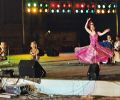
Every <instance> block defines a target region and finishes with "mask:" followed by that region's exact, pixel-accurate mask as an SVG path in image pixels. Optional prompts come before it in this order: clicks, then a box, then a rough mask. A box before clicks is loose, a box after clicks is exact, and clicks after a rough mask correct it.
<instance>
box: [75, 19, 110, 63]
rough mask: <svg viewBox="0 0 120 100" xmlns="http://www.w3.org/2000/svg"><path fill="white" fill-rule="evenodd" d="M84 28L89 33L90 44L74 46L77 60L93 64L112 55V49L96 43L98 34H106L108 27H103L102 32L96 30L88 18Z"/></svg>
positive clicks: (103, 60)
mask: <svg viewBox="0 0 120 100" xmlns="http://www.w3.org/2000/svg"><path fill="white" fill-rule="evenodd" d="M85 30H86V31H87V32H88V33H89V34H90V45H88V46H84V47H76V48H75V55H76V57H77V58H78V59H79V61H80V62H84V63H90V64H93V63H98V62H105V61H107V60H108V58H110V57H112V51H111V50H110V49H109V48H105V47H102V46H101V45H99V43H98V36H102V35H104V34H106V33H107V32H109V31H110V29H105V30H104V31H103V32H96V31H95V26H94V23H93V22H92V21H91V19H90V18H89V19H88V20H87V22H86V24H85Z"/></svg>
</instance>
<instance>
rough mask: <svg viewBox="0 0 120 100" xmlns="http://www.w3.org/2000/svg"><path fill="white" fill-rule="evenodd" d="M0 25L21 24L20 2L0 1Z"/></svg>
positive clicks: (15, 0) (18, 0)
mask: <svg viewBox="0 0 120 100" xmlns="http://www.w3.org/2000/svg"><path fill="white" fill-rule="evenodd" d="M0 16H1V17H0V23H1V24H19V23H21V0H0Z"/></svg>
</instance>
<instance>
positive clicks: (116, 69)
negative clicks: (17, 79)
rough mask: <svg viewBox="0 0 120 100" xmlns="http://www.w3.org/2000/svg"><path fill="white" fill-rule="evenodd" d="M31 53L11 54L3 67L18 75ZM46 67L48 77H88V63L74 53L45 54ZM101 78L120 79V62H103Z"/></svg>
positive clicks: (1, 63)
mask: <svg viewBox="0 0 120 100" xmlns="http://www.w3.org/2000/svg"><path fill="white" fill-rule="evenodd" d="M30 59H31V56H30V55H29V54H20V55H11V56H9V57H8V60H7V61H4V62H0V66H1V69H4V68H5V69H14V70H15V74H17V75H18V64H19V61H20V60H30ZM39 62H40V64H41V65H42V67H43V68H44V69H45V71H46V73H47V76H46V77H45V78H47V79H83V80H86V79H87V70H88V66H89V65H87V64H82V63H79V61H78V60H77V58H76V57H75V55H74V53H61V54H60V55H59V56H56V57H48V56H47V55H44V56H42V57H41V58H40V60H39ZM100 79H101V80H118V81H119V80H120V64H116V65H113V64H102V65H101V70H100Z"/></svg>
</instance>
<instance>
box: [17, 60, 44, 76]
mask: <svg viewBox="0 0 120 100" xmlns="http://www.w3.org/2000/svg"><path fill="white" fill-rule="evenodd" d="M19 76H20V77H25V76H27V77H29V78H40V77H45V76H46V71H45V70H44V69H43V68H42V66H41V65H40V64H39V63H38V61H35V60H21V61H20V63H19Z"/></svg>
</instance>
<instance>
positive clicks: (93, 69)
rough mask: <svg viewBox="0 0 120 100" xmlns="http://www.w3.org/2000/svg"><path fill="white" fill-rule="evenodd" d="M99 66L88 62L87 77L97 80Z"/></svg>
mask: <svg viewBox="0 0 120 100" xmlns="http://www.w3.org/2000/svg"><path fill="white" fill-rule="evenodd" d="M99 72H100V68H99V65H98V64H90V65H89V69H88V73H87V74H88V79H89V80H98V79H99Z"/></svg>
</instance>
